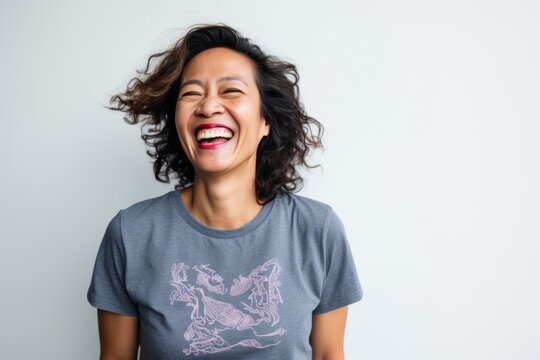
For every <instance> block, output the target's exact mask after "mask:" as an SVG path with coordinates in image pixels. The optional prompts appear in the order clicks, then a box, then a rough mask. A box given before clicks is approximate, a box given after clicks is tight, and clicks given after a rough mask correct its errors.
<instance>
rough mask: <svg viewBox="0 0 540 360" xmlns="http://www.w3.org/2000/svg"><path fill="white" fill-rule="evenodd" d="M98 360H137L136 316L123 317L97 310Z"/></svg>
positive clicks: (137, 334) (137, 331)
mask: <svg viewBox="0 0 540 360" xmlns="http://www.w3.org/2000/svg"><path fill="white" fill-rule="evenodd" d="M98 327H99V341H100V343H101V355H100V357H99V358H100V360H133V359H137V351H138V348H139V322H138V318H137V317H136V316H125V315H120V314H115V313H112V312H109V311H105V310H101V309H98Z"/></svg>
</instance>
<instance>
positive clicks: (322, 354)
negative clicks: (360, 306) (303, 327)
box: [309, 306, 347, 360]
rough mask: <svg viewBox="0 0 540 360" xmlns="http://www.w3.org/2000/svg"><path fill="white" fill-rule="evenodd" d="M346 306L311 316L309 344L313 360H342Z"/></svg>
mask: <svg viewBox="0 0 540 360" xmlns="http://www.w3.org/2000/svg"><path fill="white" fill-rule="evenodd" d="M346 321H347V306H343V307H341V308H339V309H336V310H332V311H329V312H326V313H323V314H319V315H313V324H312V328H311V335H310V337H309V342H310V343H311V348H312V349H313V360H343V359H344V358H345V355H344V350H343V340H344V337H345V322H346Z"/></svg>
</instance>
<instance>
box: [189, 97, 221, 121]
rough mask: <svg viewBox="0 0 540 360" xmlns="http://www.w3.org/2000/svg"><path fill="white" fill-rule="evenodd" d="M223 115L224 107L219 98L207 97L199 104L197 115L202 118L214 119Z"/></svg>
mask: <svg viewBox="0 0 540 360" xmlns="http://www.w3.org/2000/svg"><path fill="white" fill-rule="evenodd" d="M222 113H223V105H222V104H221V102H220V99H219V97H217V96H214V95H206V96H205V97H204V98H202V99H201V101H200V102H199V104H198V106H197V109H196V110H195V114H196V115H198V116H202V117H207V118H209V117H212V116H214V115H218V114H222Z"/></svg>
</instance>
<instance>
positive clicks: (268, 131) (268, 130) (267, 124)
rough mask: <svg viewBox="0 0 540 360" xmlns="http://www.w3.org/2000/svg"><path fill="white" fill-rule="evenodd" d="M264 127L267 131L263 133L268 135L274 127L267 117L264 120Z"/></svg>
mask: <svg viewBox="0 0 540 360" xmlns="http://www.w3.org/2000/svg"><path fill="white" fill-rule="evenodd" d="M264 129H265V133H264V134H263V135H264V136H268V135H269V134H270V130H271V129H272V127H271V126H270V124H269V123H268V121H266V119H265V120H264Z"/></svg>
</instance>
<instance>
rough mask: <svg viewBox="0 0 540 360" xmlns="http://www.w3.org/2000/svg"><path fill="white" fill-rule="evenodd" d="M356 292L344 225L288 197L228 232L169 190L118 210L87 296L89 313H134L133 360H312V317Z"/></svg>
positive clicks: (316, 206) (318, 206) (317, 206)
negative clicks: (136, 321)
mask: <svg viewBox="0 0 540 360" xmlns="http://www.w3.org/2000/svg"><path fill="white" fill-rule="evenodd" d="M361 297H362V289H361V287H360V283H359V281H358V276H357V273H356V269H355V266H354V261H353V257H352V254H351V250H350V248H349V244H348V241H347V237H346V234H345V230H344V228H343V224H342V222H341V221H340V219H339V218H338V216H337V215H336V213H335V212H334V211H333V210H332V208H331V207H330V206H329V205H326V204H324V203H322V202H319V201H316V200H313V199H309V198H307V197H304V196H300V195H298V194H294V193H289V194H280V195H278V196H277V197H276V198H275V199H274V200H272V201H271V202H268V203H266V204H265V205H264V206H263V208H262V209H261V210H260V212H259V214H258V215H257V216H256V217H255V218H254V219H253V220H252V221H250V222H249V223H247V224H246V225H244V226H242V227H241V228H237V229H234V230H217V229H214V228H211V227H208V226H206V225H204V224H202V223H200V222H199V221H197V220H196V219H195V218H194V217H193V216H191V214H190V213H189V212H188V210H187V209H186V207H185V206H184V204H183V203H182V200H181V198H180V195H179V191H174V190H173V191H170V192H168V193H166V194H164V195H162V196H159V197H156V198H152V199H148V200H144V201H141V202H138V203H136V204H134V205H132V206H130V207H128V208H127V209H123V210H120V211H119V212H118V214H117V215H116V216H115V217H114V218H113V219H112V220H111V222H110V223H109V225H108V227H107V230H106V231H105V235H104V237H103V240H102V242H101V245H100V248H99V251H98V254H97V258H96V263H95V267H94V273H93V276H92V281H91V284H90V287H89V289H88V301H89V302H90V304H92V306H94V307H96V308H99V309H104V310H107V311H111V312H115V313H119V314H124V315H132V316H138V318H139V343H140V359H179V358H184V357H187V358H197V359H235V360H237V359H295V360H301V359H306V360H307V359H309V360H311V358H312V353H311V346H310V344H309V335H310V332H311V325H312V324H311V321H312V315H313V314H321V313H324V312H327V311H330V310H334V309H337V308H339V307H342V306H345V305H349V304H351V303H354V302H356V301H358V300H360V298H361Z"/></svg>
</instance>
